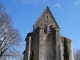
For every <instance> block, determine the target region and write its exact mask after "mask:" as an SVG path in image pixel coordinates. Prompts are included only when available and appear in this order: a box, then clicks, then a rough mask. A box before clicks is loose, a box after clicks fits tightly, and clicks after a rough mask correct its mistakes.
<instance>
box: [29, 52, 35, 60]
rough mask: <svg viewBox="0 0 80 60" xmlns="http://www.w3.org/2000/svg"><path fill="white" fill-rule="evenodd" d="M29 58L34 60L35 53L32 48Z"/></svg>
mask: <svg viewBox="0 0 80 60" xmlns="http://www.w3.org/2000/svg"><path fill="white" fill-rule="evenodd" d="M30 60H35V53H34V50H32V55H31V59H30Z"/></svg>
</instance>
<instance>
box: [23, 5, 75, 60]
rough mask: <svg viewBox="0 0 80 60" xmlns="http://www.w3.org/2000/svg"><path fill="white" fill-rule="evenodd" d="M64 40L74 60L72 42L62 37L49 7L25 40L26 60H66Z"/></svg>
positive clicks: (70, 59) (70, 56) (70, 57)
mask: <svg viewBox="0 0 80 60" xmlns="http://www.w3.org/2000/svg"><path fill="white" fill-rule="evenodd" d="M64 38H65V39H66V41H67V47H68V52H69V60H74V59H73V51H72V41H71V40H70V39H68V38H66V37H63V36H61V35H60V28H59V26H58V24H57V22H56V20H55V19H54V17H53V15H52V13H51V12H50V10H49V7H48V6H47V7H46V9H45V10H44V12H43V13H42V15H41V16H40V17H39V19H38V20H37V21H36V23H35V24H34V25H33V32H31V33H28V35H27V37H26V39H25V41H26V48H25V51H24V60H64V47H65V46H64V40H65V39H64Z"/></svg>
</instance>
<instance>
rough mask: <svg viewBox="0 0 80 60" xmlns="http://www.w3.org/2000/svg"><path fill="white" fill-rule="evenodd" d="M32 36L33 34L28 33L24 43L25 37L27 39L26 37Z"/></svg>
mask: <svg viewBox="0 0 80 60" xmlns="http://www.w3.org/2000/svg"><path fill="white" fill-rule="evenodd" d="M32 34H33V32H31V33H28V34H27V36H26V38H25V41H26V39H27V37H28V36H31V35H32Z"/></svg>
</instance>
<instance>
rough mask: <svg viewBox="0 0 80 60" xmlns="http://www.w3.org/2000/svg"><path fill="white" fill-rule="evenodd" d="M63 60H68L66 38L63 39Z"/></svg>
mask: <svg viewBox="0 0 80 60" xmlns="http://www.w3.org/2000/svg"><path fill="white" fill-rule="evenodd" d="M64 60H69V51H68V46H67V40H66V38H64Z"/></svg>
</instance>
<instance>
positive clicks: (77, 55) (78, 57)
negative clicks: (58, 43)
mask: <svg viewBox="0 0 80 60" xmlns="http://www.w3.org/2000/svg"><path fill="white" fill-rule="evenodd" d="M74 60H80V49H77V50H76V51H74Z"/></svg>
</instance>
